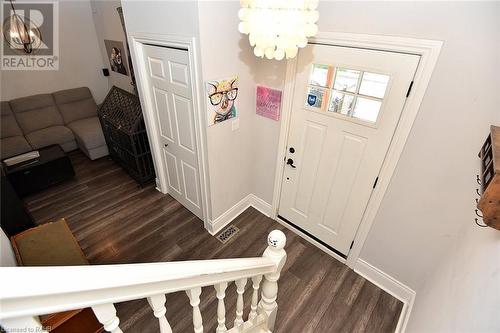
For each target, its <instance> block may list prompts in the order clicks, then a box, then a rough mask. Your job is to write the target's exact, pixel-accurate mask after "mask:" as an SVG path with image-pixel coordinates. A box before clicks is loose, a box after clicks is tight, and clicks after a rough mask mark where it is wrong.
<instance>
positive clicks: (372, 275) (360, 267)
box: [354, 258, 416, 333]
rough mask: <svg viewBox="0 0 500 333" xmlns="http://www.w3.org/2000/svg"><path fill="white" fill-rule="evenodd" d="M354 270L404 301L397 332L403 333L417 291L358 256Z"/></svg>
mask: <svg viewBox="0 0 500 333" xmlns="http://www.w3.org/2000/svg"><path fill="white" fill-rule="evenodd" d="M354 271H355V272H356V273H358V274H359V275H361V276H362V277H364V278H365V279H367V280H368V281H370V282H371V283H373V284H374V285H376V286H377V287H379V288H381V289H383V290H385V291H386V292H388V293H389V294H391V295H392V296H394V297H396V298H397V299H399V300H400V301H401V302H403V309H401V314H400V315H399V320H398V325H397V327H396V331H395V332H396V333H403V332H404V331H405V329H406V325H407V324H408V320H409V319H410V313H411V310H412V308H413V303H414V302H415V296H416V292H415V291H414V290H413V289H411V288H410V287H408V286H406V285H405V284H404V283H401V282H400V281H398V280H396V279H395V278H393V277H392V276H390V275H388V274H387V273H385V272H383V271H381V270H379V269H378V268H376V267H374V266H372V265H370V264H369V263H367V262H366V261H364V260H363V259H360V258H358V260H357V261H356V264H355V265H354Z"/></svg>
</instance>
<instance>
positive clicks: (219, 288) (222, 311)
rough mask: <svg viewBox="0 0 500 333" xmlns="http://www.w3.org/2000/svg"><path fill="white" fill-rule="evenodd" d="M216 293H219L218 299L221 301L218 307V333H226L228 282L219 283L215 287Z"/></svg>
mask: <svg viewBox="0 0 500 333" xmlns="http://www.w3.org/2000/svg"><path fill="white" fill-rule="evenodd" d="M214 288H215V291H216V292H217V299H218V300H219V304H218V305H217V322H218V323H219V325H218V326H217V330H216V331H215V332H216V333H224V332H227V327H226V307H225V305H224V297H226V288H227V282H222V283H218V284H216V285H215V286H214Z"/></svg>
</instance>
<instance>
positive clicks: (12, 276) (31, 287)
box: [0, 230, 286, 333]
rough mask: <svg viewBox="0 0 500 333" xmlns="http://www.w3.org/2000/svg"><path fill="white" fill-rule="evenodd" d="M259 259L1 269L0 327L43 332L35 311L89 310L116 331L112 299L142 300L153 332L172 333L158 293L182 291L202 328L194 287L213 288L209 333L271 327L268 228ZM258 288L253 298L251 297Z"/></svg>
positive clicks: (275, 247) (277, 248)
mask: <svg viewBox="0 0 500 333" xmlns="http://www.w3.org/2000/svg"><path fill="white" fill-rule="evenodd" d="M267 243H268V247H267V249H266V250H265V251H264V254H263V255H262V257H258V258H242V259H221V260H197V261H179V262H168V263H149V264H127V265H92V266H57V267H2V268H0V273H1V274H0V275H1V276H2V283H1V284H0V324H1V326H2V327H3V328H4V329H5V330H6V331H7V332H25V331H26V332H46V331H45V330H43V328H42V327H41V325H40V322H39V320H38V317H37V316H39V315H43V314H50V313H56V312H61V311H68V310H75V309H81V308H86V307H91V308H92V310H93V311H94V313H95V315H96V317H97V319H98V320H99V322H100V323H101V324H102V325H103V326H104V329H105V330H106V331H107V332H112V333H120V332H122V330H121V329H120V319H119V318H118V317H117V315H116V308H115V306H114V303H117V302H125V301H131V300H136V299H142V298H146V299H147V301H148V303H149V305H150V306H151V309H152V311H153V313H154V316H155V317H156V318H158V321H159V325H160V332H161V333H172V329H171V327H170V324H169V322H168V319H167V317H168V315H167V308H166V299H167V296H166V294H170V293H174V292H179V291H184V292H185V293H186V295H187V297H188V298H189V303H190V305H191V307H192V313H193V327H194V332H195V333H201V332H203V322H202V316H201V311H200V308H199V304H200V295H201V288H202V287H208V286H213V287H214V288H215V291H216V297H217V300H218V305H217V323H218V326H217V329H216V333H223V332H227V333H257V332H266V333H268V332H272V331H273V329H274V323H275V321H276V313H277V309H278V305H277V303H276V299H277V294H278V279H279V276H280V272H281V269H282V268H283V265H284V264H285V261H286V252H285V250H284V246H285V243H286V237H285V234H284V233H283V232H281V231H279V230H274V231H272V232H271V233H270V234H269V236H268V239H267ZM232 281H234V282H235V284H236V291H237V294H238V295H237V303H236V319H235V321H234V325H233V327H232V328H230V329H228V328H227V327H228V325H227V324H226V318H225V317H226V309H225V305H224V298H225V296H226V294H225V291H226V288H227V286H228V284H229V283H231V282H232ZM249 281H250V283H251V285H252V288H251V290H252V295H251V305H250V307H251V308H250V313H249V316H248V318H247V320H244V318H243V304H244V302H243V297H244V292H245V286H246V285H247V283H248V282H249ZM259 291H260V300H259Z"/></svg>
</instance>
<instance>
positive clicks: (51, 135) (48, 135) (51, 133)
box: [26, 126, 75, 149]
mask: <svg viewBox="0 0 500 333" xmlns="http://www.w3.org/2000/svg"><path fill="white" fill-rule="evenodd" d="M26 139H27V140H28V142H29V143H30V144H31V146H32V147H33V148H35V149H38V148H42V147H45V146H49V145H53V144H58V145H63V144H65V143H67V142H71V141H74V140H75V136H74V135H73V133H72V132H71V130H70V129H69V128H67V127H65V126H52V127H48V128H42V129H40V130H38V131H34V132H31V133H29V134H27V135H26Z"/></svg>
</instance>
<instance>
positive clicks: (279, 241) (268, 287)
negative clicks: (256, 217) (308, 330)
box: [258, 230, 286, 331]
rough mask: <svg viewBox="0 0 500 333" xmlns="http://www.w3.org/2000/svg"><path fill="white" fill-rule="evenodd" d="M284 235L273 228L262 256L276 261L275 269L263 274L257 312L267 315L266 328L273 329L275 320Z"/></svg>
mask: <svg viewBox="0 0 500 333" xmlns="http://www.w3.org/2000/svg"><path fill="white" fill-rule="evenodd" d="M285 244H286V236H285V234H284V233H283V232H282V231H281V230H273V231H271V233H270V234H269V236H267V245H268V246H267V249H266V250H265V251H264V254H263V255H262V256H263V257H266V258H270V259H272V260H273V261H274V262H275V263H276V269H275V271H274V272H273V273H269V274H265V275H264V279H263V282H262V292H261V299H260V302H259V307H258V312H259V314H262V313H265V314H266V316H267V327H266V328H267V329H268V330H270V331H272V330H274V323H275V322H276V313H277V311H278V303H276V299H277V297H278V279H279V277H280V272H281V269H282V268H283V266H284V265H285V261H286V252H285V250H284V247H285Z"/></svg>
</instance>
